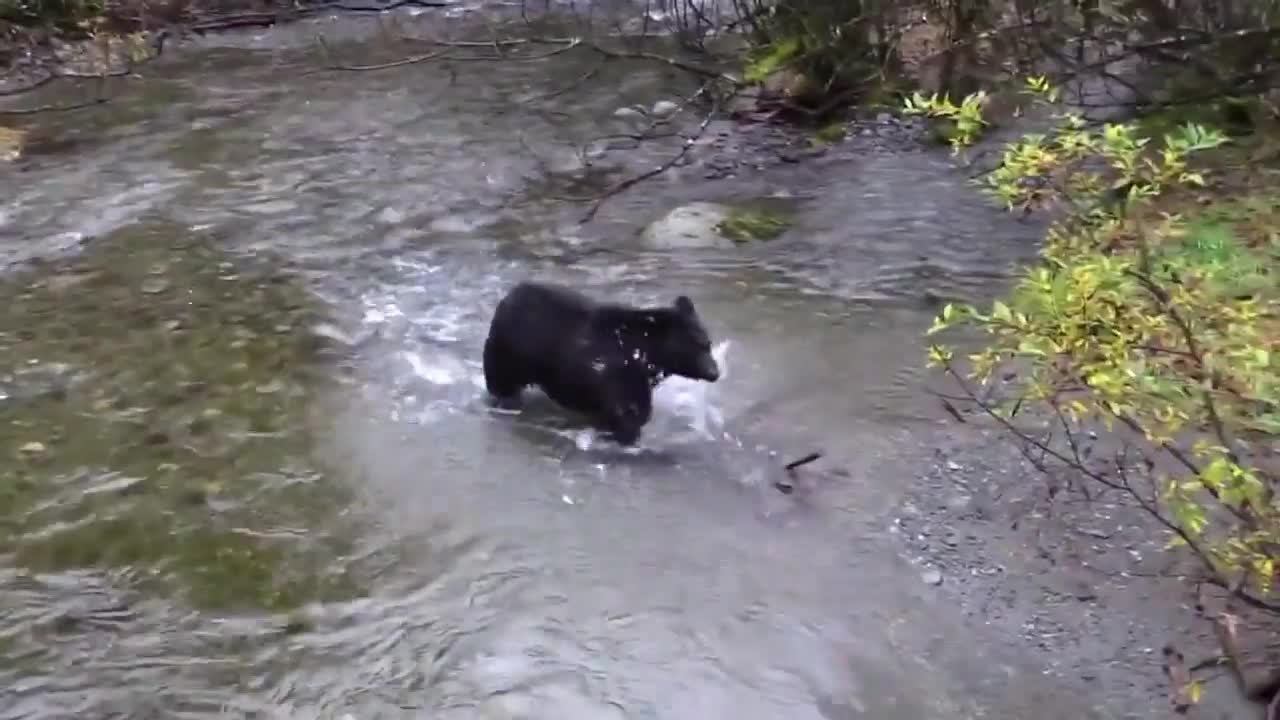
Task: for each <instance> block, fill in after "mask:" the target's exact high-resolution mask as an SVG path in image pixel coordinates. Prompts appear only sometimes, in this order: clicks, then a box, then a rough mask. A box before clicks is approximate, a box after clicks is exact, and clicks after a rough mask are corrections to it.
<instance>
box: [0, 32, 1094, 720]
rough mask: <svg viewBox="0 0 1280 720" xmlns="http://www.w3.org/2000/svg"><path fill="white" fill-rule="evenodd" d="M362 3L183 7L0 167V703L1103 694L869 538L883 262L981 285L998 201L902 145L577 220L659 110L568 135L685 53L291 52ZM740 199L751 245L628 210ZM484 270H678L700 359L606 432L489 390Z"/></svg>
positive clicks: (901, 278)
mask: <svg viewBox="0 0 1280 720" xmlns="http://www.w3.org/2000/svg"><path fill="white" fill-rule="evenodd" d="M406 22H407V23H410V24H412V23H413V22H414V21H413V20H406ZM418 22H426V21H425V20H421V19H420V20H418ZM371 23H372V21H367V20H352V19H340V20H330V19H325V20H321V21H316V22H308V23H302V24H300V25H297V26H291V27H289V28H281V29H277V30H273V31H265V32H259V33H245V34H237V35H227V36H224V37H218V38H211V39H207V40H205V41H202V42H201V43H200V44H197V45H196V46H194V47H192V48H186V49H183V50H182V51H181V52H174V53H172V54H171V55H170V56H168V57H167V58H164V59H162V60H160V61H157V62H155V63H153V64H150V65H147V66H145V68H144V69H143V70H142V71H141V75H143V77H142V78H141V79H135V80H130V81H119V82H116V83H115V84H114V85H113V88H112V89H113V101H112V102H111V103H110V104H108V105H104V106H102V107H100V108H96V109H93V110H91V111H84V112H80V113H68V114H63V115H56V116H55V115H50V116H45V117H42V118H41V119H40V120H39V124H38V125H37V124H33V125H31V126H29V127H28V130H29V131H30V153H29V158H28V159H25V160H23V161H21V162H20V163H19V164H17V165H15V166H12V167H9V168H2V169H0V172H3V173H4V175H2V176H0V183H2V185H0V187H3V192H0V197H3V198H5V199H4V200H3V203H2V204H0V223H3V224H2V225H0V234H3V235H4V237H5V240H4V242H3V246H2V247H0V252H3V253H4V254H5V255H6V260H7V261H9V262H11V263H15V266H14V269H13V271H11V273H10V276H11V278H12V279H11V280H10V281H9V282H8V284H7V285H6V286H5V288H4V290H3V296H4V301H5V302H4V304H5V306H6V307H7V308H9V309H7V310H5V311H4V312H5V317H4V321H3V322H4V326H3V327H0V332H2V334H0V339H3V341H4V342H3V343H2V344H0V349H2V350H3V355H2V356H0V358H2V359H3V360H4V369H3V371H4V372H5V375H4V376H3V377H2V378H0V379H2V380H3V381H4V383H5V385H4V394H3V395H0V397H3V398H4V402H5V404H6V405H7V407H5V408H4V412H5V415H4V418H3V419H4V421H5V423H6V428H7V429H6V430H5V436H4V440H5V442H6V443H7V444H8V445H7V447H8V448H9V451H10V452H12V453H13V455H12V457H13V458H14V460H13V461H11V465H12V469H10V470H7V471H6V475H5V480H4V481H5V482H6V483H7V484H8V486H7V487H6V489H5V491H6V493H7V497H9V498H11V500H12V502H10V503H9V506H10V509H9V510H8V511H6V512H7V516H6V521H5V524H4V527H5V531H6V533H7V537H6V538H5V540H4V544H3V548H2V549H3V551H4V553H5V554H4V558H5V561H4V564H3V566H2V567H0V718H4V719H5V720H10V719H14V720H16V719H17V718H23V719H35V718H39V719H41V720H46V719H51V718H63V717H66V718H70V717H83V718H89V717H94V718H97V717H102V718H106V717H129V718H147V717H155V718H162V717H163V718H170V717H173V718H176V717H183V718H210V717H261V718H319V717H324V718H340V717H350V718H358V719H360V720H366V719H373V718H411V717H412V718H418V717H423V718H433V719H434V718H538V719H543V718H545V719H547V720H552V719H555V720H570V719H576V718H584V719H585V718H593V719H594V718H653V719H658V718H662V719H664V720H665V719H676V718H690V719H693V718H737V719H739V720H747V719H755V718H760V719H764V718H787V719H788V720H809V719H813V720H818V719H819V718H825V719H827V720H832V719H835V718H841V719H843V718H876V719H883V720H891V719H894V718H902V719H903V720H908V719H909V720H921V719H923V718H962V717H963V718H971V717H989V718H1010V719H1014V718H1018V719H1025V718H1032V717H1036V718H1072V719H1073V720H1074V719H1077V718H1087V717H1111V716H1113V715H1110V714H1108V713H1107V712H1106V711H1104V710H1101V709H1098V708H1092V707H1089V704H1088V703H1087V702H1085V699H1084V698H1085V697H1087V696H1085V695H1083V694H1081V693H1079V692H1078V689H1077V688H1075V687H1071V686H1066V685H1059V684H1057V682H1056V681H1051V680H1049V679H1047V678H1045V677H1042V676H1041V668H1039V667H1038V666H1037V665H1036V664H1035V663H1034V662H1032V661H1031V660H1029V659H1028V658H1027V657H1026V656H1025V655H1024V654H1022V653H1021V652H1020V651H1019V650H1018V649H1017V648H1012V647H1009V646H1007V645H1005V644H1003V643H1002V642H1001V641H999V640H997V639H995V637H994V636H993V635H991V634H990V633H987V632H984V630H983V628H982V627H980V626H972V625H969V624H966V623H965V622H964V621H963V620H962V619H961V615H960V613H959V612H958V611H957V610H956V609H954V608H952V607H950V606H948V605H947V604H946V603H945V602H944V601H943V600H942V599H941V597H939V596H938V594H937V592H936V590H937V589H936V588H934V587H932V586H931V585H930V584H929V583H928V582H926V580H925V579H922V575H921V571H920V570H919V569H917V568H914V567H912V566H911V565H910V564H908V563H907V562H906V561H905V560H904V559H902V558H900V557H898V554H897V551H896V550H895V547H896V546H895V545H894V544H893V543H892V542H890V541H889V539H887V538H886V533H888V532H889V527H890V524H891V523H890V519H889V517H888V516H887V515H886V513H887V512H888V510H889V508H891V507H892V506H893V504H894V502H895V501H896V500H897V499H898V498H899V497H900V495H901V492H902V490H903V488H904V487H905V486H906V485H907V484H908V483H910V482H911V481H912V478H913V477H915V475H916V473H918V472H919V471H920V468H922V467H924V466H926V465H927V464H928V463H929V462H930V458H931V453H930V448H929V447H928V446H927V444H926V442H927V441H926V440H925V439H924V438H927V437H928V436H929V435H928V433H927V432H925V431H926V430H927V429H929V428H931V427H934V426H935V424H936V423H937V421H938V418H937V417H936V413H935V412H934V410H933V405H932V403H930V402H929V400H928V397H927V396H926V395H925V394H924V392H923V390H922V379H923V377H924V373H923V370H922V369H921V358H922V343H921V340H920V333H921V331H922V330H923V329H924V328H925V327H927V326H928V324H929V321H930V319H931V315H932V313H933V312H934V311H936V306H934V305H931V304H930V303H929V302H927V301H926V300H925V296H926V295H927V294H933V295H936V296H938V297H944V298H947V297H958V298H977V297H981V296H983V295H985V294H989V293H991V292H995V291H997V290H998V289H999V287H1000V286H1001V283H1002V282H1003V278H1004V277H1005V275H1006V273H1007V269H1008V267H1009V266H1010V264H1011V263H1013V262H1015V261H1018V260H1020V259H1025V258H1026V257H1027V256H1028V255H1029V253H1031V252H1033V250H1034V245H1033V241H1034V239H1035V237H1036V231H1035V230H1034V229H1033V228H1029V227H1028V226H1024V225H1019V224H1018V223H1016V222H1013V221H1011V220H1009V219H1007V218H1004V217H1002V216H1001V214H1000V213H999V212H998V211H997V210H995V209H992V208H989V207H985V206H983V205H982V204H981V203H979V202H977V201H976V196H975V195H974V193H973V192H972V190H971V189H969V188H968V187H966V186H965V185H964V183H963V181H962V179H961V178H960V177H959V176H958V174H957V173H955V172H954V171H952V170H951V169H950V165H949V163H948V160H947V158H946V157H945V156H943V155H941V154H937V155H935V154H928V153H920V152H902V153H888V152H881V153H867V154H858V155H840V154H839V153H834V152H833V153H830V154H829V155H828V157H826V158H824V159H821V160H816V161H812V162H809V163H804V164H799V165H792V166H785V167H781V168H776V169H774V170H772V171H769V172H758V173H752V172H744V173H742V174H741V176H740V177H737V178H733V179H726V180H719V181H715V182H712V181H707V180H704V179H702V175H703V172H702V170H701V169H699V168H698V167H696V166H693V167H690V168H677V169H675V171H674V172H672V173H669V174H667V175H665V176H663V177H662V178H659V179H655V180H653V181H651V182H649V183H644V184H640V185H638V186H636V187H635V188H633V189H632V190H631V191H630V192H628V193H626V194H623V195H621V196H619V197H616V198H614V199H612V200H611V201H610V202H609V203H607V204H605V205H604V206H603V207H602V210H601V212H600V213H599V215H598V216H597V217H596V218H595V219H594V220H593V221H592V222H591V223H588V224H586V225H580V224H579V223H578V220H579V218H580V217H581V216H582V213H583V211H584V210H585V209H586V207H587V205H586V204H584V203H580V202H573V201H571V200H568V199H565V198H564V197H563V196H566V195H581V194H584V193H585V192H587V191H589V190H591V189H593V188H596V189H598V188H599V187H600V186H602V184H607V183H608V182H613V181H616V179H617V178H618V177H621V175H620V173H624V172H630V171H634V170H635V169H637V168H638V169H644V168H646V167H649V166H651V165H652V164H655V163H658V162H661V161H662V159H663V158H665V157H666V156H667V155H668V154H669V153H670V152H671V146H670V144H668V145H666V146H663V145H662V144H661V143H654V144H651V145H645V146H642V147H641V148H639V149H636V150H633V151H629V152H619V153H610V154H607V155H605V156H604V157H603V158H600V159H598V160H597V163H596V166H595V167H594V168H593V170H592V173H587V174H586V176H587V179H586V180H577V181H574V180H573V178H574V177H575V173H576V174H577V175H582V173H578V169H579V168H578V166H577V163H578V162H579V161H580V159H579V154H578V153H577V152H576V151H575V147H576V146H577V145H579V144H581V143H583V142H585V141H587V140H589V139H590V138H592V137H596V136H602V135H606V134H609V133H613V132H618V121H617V119H616V118H614V117H613V115H612V114H613V111H614V109H616V108H617V107H619V106H621V105H626V104H629V103H631V102H644V103H646V104H651V103H652V102H653V101H655V100H658V99H664V98H677V99H678V98H679V97H681V96H682V95H684V94H687V93H688V92H689V91H690V90H691V89H692V87H693V86H692V85H690V84H689V81H688V79H687V78H683V77H681V75H679V74H678V73H675V72H672V71H671V70H670V69H669V68H665V67H661V66H654V65H653V64H645V63H639V62H631V63H623V62H616V63H610V64H607V65H603V66H601V67H600V68H599V70H597V71H596V72H595V73H594V74H593V75H592V77H591V78H590V79H589V80H587V81H586V82H584V83H582V84H580V85H574V84H573V80H574V79H575V78H580V77H582V76H583V75H584V74H586V73H587V71H589V70H591V69H592V68H593V67H595V66H596V65H597V64H598V61H599V58H598V57H596V56H594V55H593V54H592V53H590V52H589V51H583V52H577V51H574V52H565V53H560V54H556V55H554V56H551V57H547V58H544V59H538V60H526V61H515V60H509V61H506V62H502V63H495V62H487V61H455V62H452V63H450V64H448V65H442V64H440V63H434V62H426V63H420V64H414V65H405V66H402V67H397V68H390V69H386V70H382V71H378V72H337V71H335V72H316V70H317V69H318V68H320V67H321V66H322V61H321V60H320V59H319V57H318V51H317V49H316V47H315V45H314V44H313V43H312V41H311V38H312V37H313V36H314V35H315V34H317V33H321V32H323V33H325V34H327V35H328V36H330V37H331V38H334V39H333V40H331V42H330V53H332V55H333V56H335V57H340V58H341V59H340V61H341V62H347V63H352V64H354V63H374V62H383V61H387V60H390V59H394V58H395V57H402V56H404V55H407V54H410V53H411V52H413V51H414V49H413V48H401V47H396V48H390V49H387V48H383V49H382V50H381V51H379V50H378V49H377V48H376V47H375V46H378V45H380V44H385V43H383V42H382V41H381V40H379V39H378V36H377V35H374V37H373V39H372V40H369V39H368V37H369V28H370V27H371ZM343 37H347V38H348V39H349V40H350V42H342V41H341V39H342V38H343ZM362 37H363V38H364V39H363V40H362V39H361V38H362ZM417 51H418V52H421V48H418V49H417ZM538 52H543V51H542V50H539V51H538ZM57 92H67V91H61V90H59V91H55V94H56V93H57ZM552 95H554V97H552ZM697 120H698V118H697V117H694V116H682V117H681V119H680V120H679V121H678V122H680V123H684V124H686V125H694V124H696V122H697ZM716 127H719V126H716ZM602 178H603V179H602ZM779 195H790V196H792V199H791V202H794V203H795V204H796V207H797V208H798V214H797V224H796V226H795V227H794V228H793V229H792V230H791V231H790V232H789V233H787V234H786V235H784V236H783V237H781V238H779V239H777V240H775V241H772V242H769V243H762V244H758V245H748V246H743V247H739V248H735V249H732V250H700V251H694V250H680V251H672V252H655V251H653V250H646V249H644V248H642V247H641V245H640V243H639V241H638V232H639V230H640V228H641V227H643V225H644V224H645V223H647V222H649V221H652V220H653V219H655V218H657V217H658V216H660V215H662V214H663V213H665V212H667V211H668V210H670V209H671V208H673V207H676V206H677V205H679V204H681V203H683V202H687V201H689V200H694V199H713V200H714V199H719V200H726V199H738V200H742V199H751V198H762V197H769V196H774V197H776V196H779ZM40 257H45V258H46V259H45V260H44V261H43V262H39V263H36V264H35V265H34V266H31V265H23V266H21V267H19V266H18V265H17V263H19V261H25V260H30V259H32V258H40ZM49 258H52V259H49ZM524 277H537V278H541V279H544V280H552V281H560V282H566V283H570V284H573V285H575V286H577V287H579V288H582V289H583V290H585V291H587V292H589V293H591V294H593V295H596V296H598V297H602V298H604V297H609V298H615V299H621V300H626V301H632V302H637V303H641V302H669V301H670V300H671V299H673V298H674V297H675V295H677V294H681V293H685V294H688V295H690V296H691V297H692V298H693V300H694V302H695V303H696V305H697V307H698V309H699V312H700V313H701V315H702V316H703V318H704V320H705V321H706V323H707V324H708V326H709V328H710V330H711V332H712V335H713V338H714V339H715V341H716V342H717V343H718V346H717V352H718V353H720V355H721V358H722V360H723V363H724V366H725V369H726V373H725V376H724V378H723V379H722V380H721V382H719V383H717V384H715V385H711V386H708V385H700V384H696V383H692V382H684V381H680V380H672V381H669V382H668V383H667V384H666V385H664V386H663V387H662V388H661V390H660V392H659V398H658V403H657V406H658V408H657V411H656V416H655V419H654V420H653V422H652V423H651V425H650V426H649V427H648V428H647V429H646V435H645V438H644V440H643V442H642V445H641V447H640V448H639V449H638V450H634V451H623V450H621V449H618V448H616V447H615V446H611V445H610V444H609V443H607V442H604V441H601V440H597V439H595V438H594V437H593V435H592V434H591V433H590V432H588V431H586V430H585V429H583V428H580V427H575V426H573V425H572V424H570V423H568V422H567V421H565V420H563V419H562V418H561V417H560V415H559V413H557V412H556V410H555V409H554V408H553V407H551V406H550V404H549V403H548V402H546V401H545V400H542V401H539V399H538V398H537V397H536V396H535V397H533V398H531V400H530V402H529V405H528V407H527V408H526V410H525V411H524V412H522V413H521V414H519V415H507V414H499V413H496V412H493V411H490V410H489V409H488V408H487V407H486V405H485V403H484V399H483V393H482V382H481V373H480V365H479V357H480V354H479V349H480V347H481V344H482V342H483V338H484V332H485V330H486V326H487V322H488V318H489V315H490V314H491V312H492V310H493V307H494V304H495V303H496V302H497V300H498V298H499V297H500V296H501V295H502V293H503V292H504V291H505V290H506V289H507V288H508V287H510V285H511V284H512V283H514V282H515V281H517V280H518V279H520V278H524ZM157 428H158V429H157ZM32 443H36V444H35V445H33V444H32ZM815 448H820V449H822V450H823V451H824V452H825V456H824V458H823V460H822V461H820V462H819V463H817V464H815V465H814V466H813V471H812V472H809V473H808V474H807V475H806V476H805V478H803V479H802V481H801V483H800V485H799V487H798V488H797V490H796V491H795V492H794V493H792V494H782V493H780V492H778V491H777V490H776V489H775V488H774V487H773V484H774V481H775V480H777V479H778V478H779V477H780V469H779V468H780V464H781V462H782V461H784V460H786V459H789V458H792V457H798V456H800V455H803V454H805V453H807V452H808V451H810V450H811V449H815ZM1117 716H1118V715H1117Z"/></svg>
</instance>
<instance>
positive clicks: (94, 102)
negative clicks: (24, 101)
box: [0, 97, 111, 116]
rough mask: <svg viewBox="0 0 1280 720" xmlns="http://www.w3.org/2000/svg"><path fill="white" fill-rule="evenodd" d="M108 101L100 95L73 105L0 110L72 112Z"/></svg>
mask: <svg viewBox="0 0 1280 720" xmlns="http://www.w3.org/2000/svg"><path fill="white" fill-rule="evenodd" d="M108 102H111V101H110V99H108V98H103V97H100V98H94V99H93V100H88V101H86V102H82V103H75V104H73V105H40V106H38V107H33V108H18V109H16V110H0V116H14V115H39V114H41V113H59V112H70V111H71V110H83V109H84V108H89V107H95V106H97V105H104V104H106V103H108Z"/></svg>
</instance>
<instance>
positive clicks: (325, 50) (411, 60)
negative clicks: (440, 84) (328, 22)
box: [316, 35, 449, 72]
mask: <svg viewBox="0 0 1280 720" xmlns="http://www.w3.org/2000/svg"><path fill="white" fill-rule="evenodd" d="M316 43H318V44H319V45H320V53H321V54H322V55H323V56H324V59H325V69H326V70H337V71H340V72H371V71H374V70H386V69H387V68H394V67H403V66H405V65H415V64H417V63H420V62H426V61H427V60H434V59H436V58H438V57H444V56H445V55H447V54H448V53H449V51H448V50H441V51H439V52H433V53H427V54H425V55H414V56H412V57H407V58H404V59H401V60H393V61H391V62H385V63H378V64H375V65H339V64H338V63H335V62H332V61H331V60H330V58H332V57H333V53H332V52H331V51H330V50H329V43H327V42H325V40H324V36H323V35H316Z"/></svg>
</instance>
